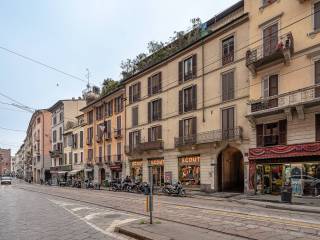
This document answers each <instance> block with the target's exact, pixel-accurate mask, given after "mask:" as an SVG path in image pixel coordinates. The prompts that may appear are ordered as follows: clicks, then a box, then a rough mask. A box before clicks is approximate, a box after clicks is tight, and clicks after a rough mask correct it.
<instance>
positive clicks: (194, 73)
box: [192, 54, 197, 78]
mask: <svg viewBox="0 0 320 240" xmlns="http://www.w3.org/2000/svg"><path fill="white" fill-rule="evenodd" d="M192 76H193V77H194V78H195V77H197V54H194V55H193V56H192Z"/></svg>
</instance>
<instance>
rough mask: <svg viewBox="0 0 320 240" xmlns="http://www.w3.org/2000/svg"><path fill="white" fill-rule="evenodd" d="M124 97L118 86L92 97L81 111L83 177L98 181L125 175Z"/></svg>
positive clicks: (122, 89)
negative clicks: (82, 126)
mask: <svg viewBox="0 0 320 240" xmlns="http://www.w3.org/2000/svg"><path fill="white" fill-rule="evenodd" d="M124 99H125V90H124V88H123V87H119V88H117V89H115V90H114V91H112V92H110V93H109V94H107V95H106V96H102V97H99V98H98V99H96V100H94V101H91V102H90V103H88V104H87V106H86V107H84V108H83V109H82V110H81V111H82V112H83V113H84V118H85V121H86V125H85V127H84V138H85V144H84V157H85V161H86V164H85V165H86V168H85V173H86V178H90V179H93V180H94V181H95V182H97V183H100V184H101V183H103V181H104V180H109V181H110V180H113V179H119V178H121V177H123V175H124V169H125V167H124V164H125V155H124V138H125V133H124V129H125V128H124V126H125V115H124Z"/></svg>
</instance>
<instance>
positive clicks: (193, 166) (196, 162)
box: [178, 155, 200, 186]
mask: <svg viewBox="0 0 320 240" xmlns="http://www.w3.org/2000/svg"><path fill="white" fill-rule="evenodd" d="M178 162H179V181H180V182H181V183H182V184H183V185H186V186H199V185H200V156H199V155H198V156H185V157H180V158H179V159H178Z"/></svg>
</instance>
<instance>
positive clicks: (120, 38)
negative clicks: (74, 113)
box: [0, 0, 238, 155]
mask: <svg viewBox="0 0 320 240" xmlns="http://www.w3.org/2000/svg"><path fill="white" fill-rule="evenodd" d="M237 1H238V0H223V1H220V0H219V1H218V0H200V1H199V0H198V1H194V0H174V1H173V0H157V1H156V0H135V1H132V0H50V1H49V0H41V1H40V0H28V1H25V0H2V1H0V29H1V33H0V36H1V38H0V83H1V87H0V93H2V94H6V95H8V96H10V97H12V98H13V99H16V100H18V101H20V102H22V103H24V104H25V105H27V106H30V107H32V108H35V109H39V108H48V107H50V106H51V105H52V104H54V103H55V102H56V101H57V100H59V99H65V98H71V97H77V96H80V95H81V91H82V90H83V89H84V88H85V83H84V82H81V81H78V80H75V79H73V78H70V77H68V76H65V75H63V74H61V73H58V72H55V71H52V70H49V69H47V68H44V67H42V66H40V65H37V64H35V63H32V62H30V61H27V60H26V59H23V58H21V57H18V56H16V55H13V54H10V53H8V52H6V51H4V50H3V49H1V47H5V48H8V49H10V50H13V51H16V52H18V53H20V54H23V55H25V56H28V57H31V58H33V59H36V60H38V61H41V62H43V63H45V64H48V65H50V66H53V67H56V68H58V69H60V70H63V71H65V72H67V73H69V74H72V75H76V76H79V77H80V78H83V79H84V78H85V74H86V68H89V69H90V72H91V79H92V82H93V83H96V84H99V85H100V84H101V82H102V81H103V79H104V78H107V77H112V78H113V79H116V80H118V79H119V76H120V74H119V73H120V67H119V66H120V63H121V61H122V60H125V59H126V58H132V57H134V56H136V55H137V54H138V53H140V52H145V51H146V44H147V43H148V42H149V41H150V40H157V41H164V42H165V41H167V40H168V39H169V37H170V36H172V34H173V32H174V31H175V30H185V29H187V28H188V27H189V26H190V19H192V18H195V17H200V18H201V19H202V21H206V20H208V19H209V18H211V17H213V16H214V15H216V14H217V13H219V12H221V11H222V10H224V9H225V8H227V7H229V6H231V5H232V4H234V3H236V2H237ZM5 102H7V103H10V102H12V101H10V100H9V99H6V98H4V97H3V96H0V148H11V149H12V155H13V154H14V153H15V152H16V150H17V149H18V147H19V146H20V144H21V143H22V141H23V139H24V137H25V133H24V132H14V131H7V130H3V129H1V128H10V129H15V130H26V128H27V126H28V122H29V120H30V117H31V114H30V113H27V112H24V111H21V110H18V109H15V108H13V107H11V106H8V105H6V104H3V103H5Z"/></svg>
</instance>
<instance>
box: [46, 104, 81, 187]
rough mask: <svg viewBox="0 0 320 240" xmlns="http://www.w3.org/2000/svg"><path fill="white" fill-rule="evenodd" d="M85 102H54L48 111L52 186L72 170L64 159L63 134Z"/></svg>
mask: <svg viewBox="0 0 320 240" xmlns="http://www.w3.org/2000/svg"><path fill="white" fill-rule="evenodd" d="M85 104H86V101H85V100H83V99H81V98H79V99H75V98H73V99H68V100H59V101H58V102H56V103H55V104H54V105H53V106H52V107H51V108H49V111H50V112H51V114H52V116H51V122H52V127H51V138H52V144H51V151H50V156H51V168H50V173H51V178H52V184H57V180H58V179H59V178H63V179H65V178H66V176H67V173H68V172H70V171H71V170H72V165H71V164H70V163H69V162H67V159H65V158H64V152H63V146H64V138H63V134H64V131H65V129H66V128H67V125H68V124H69V122H70V123H74V122H76V121H77V118H76V117H77V116H79V115H80V114H81V112H80V109H81V108H83V107H84V106H85Z"/></svg>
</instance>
